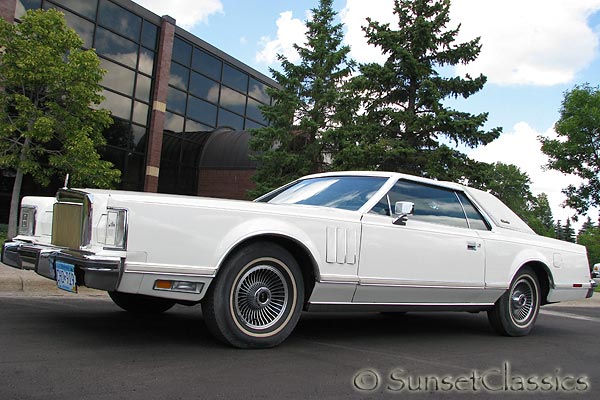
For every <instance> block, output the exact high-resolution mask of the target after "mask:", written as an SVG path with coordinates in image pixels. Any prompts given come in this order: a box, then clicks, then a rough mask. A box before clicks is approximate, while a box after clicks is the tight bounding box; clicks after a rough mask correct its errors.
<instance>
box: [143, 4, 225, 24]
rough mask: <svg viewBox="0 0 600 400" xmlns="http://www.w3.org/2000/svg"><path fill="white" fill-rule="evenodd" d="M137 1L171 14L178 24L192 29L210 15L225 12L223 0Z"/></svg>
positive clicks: (205, 21)
mask: <svg viewBox="0 0 600 400" xmlns="http://www.w3.org/2000/svg"><path fill="white" fill-rule="evenodd" d="M135 2H136V3H138V4H139V5H141V6H142V7H145V8H147V9H149V10H150V11H152V12H153V13H155V14H158V15H161V16H162V15H169V16H171V17H173V18H175V20H176V21H177V25H179V26H181V27H183V28H185V29H191V28H192V27H194V26H195V25H197V24H199V23H200V22H203V23H207V22H208V17H209V16H211V15H213V14H216V13H223V3H221V0H168V1H165V0H135Z"/></svg>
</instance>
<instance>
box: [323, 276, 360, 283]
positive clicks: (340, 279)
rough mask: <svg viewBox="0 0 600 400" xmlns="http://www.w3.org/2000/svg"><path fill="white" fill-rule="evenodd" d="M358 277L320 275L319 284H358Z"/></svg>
mask: <svg viewBox="0 0 600 400" xmlns="http://www.w3.org/2000/svg"><path fill="white" fill-rule="evenodd" d="M358 281H359V280H358V277H357V276H355V275H321V278H320V279H319V282H320V283H345V284H353V285H356V284H358Z"/></svg>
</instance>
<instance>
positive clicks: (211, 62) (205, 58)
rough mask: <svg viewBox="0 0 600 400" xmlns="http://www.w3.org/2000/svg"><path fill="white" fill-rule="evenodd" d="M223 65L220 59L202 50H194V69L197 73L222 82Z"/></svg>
mask: <svg viewBox="0 0 600 400" xmlns="http://www.w3.org/2000/svg"><path fill="white" fill-rule="evenodd" d="M222 65H223V63H222V62H221V60H219V59H218V58H216V57H213V56H211V55H210V54H208V53H206V52H204V51H202V50H199V49H196V48H195V49H194V60H193V61H192V68H193V69H195V70H196V71H198V72H202V73H203V74H204V75H206V76H209V77H211V78H213V79H216V80H217V81H220V80H221V66H222Z"/></svg>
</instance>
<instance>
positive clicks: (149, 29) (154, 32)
mask: <svg viewBox="0 0 600 400" xmlns="http://www.w3.org/2000/svg"><path fill="white" fill-rule="evenodd" d="M157 39H158V26H156V25H154V24H152V23H150V22H148V21H144V23H143V25H142V44H143V45H144V46H146V47H148V48H150V49H152V50H156V41H157Z"/></svg>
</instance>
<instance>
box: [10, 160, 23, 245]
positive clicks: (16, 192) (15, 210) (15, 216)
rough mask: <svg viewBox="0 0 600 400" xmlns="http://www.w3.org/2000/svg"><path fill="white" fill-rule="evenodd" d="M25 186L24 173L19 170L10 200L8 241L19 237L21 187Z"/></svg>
mask: <svg viewBox="0 0 600 400" xmlns="http://www.w3.org/2000/svg"><path fill="white" fill-rule="evenodd" d="M22 184H23V172H22V171H21V169H20V168H19V169H17V175H16V176H15V183H14V185H13V190H12V196H11V198H10V215H9V217H8V239H12V238H14V237H15V236H17V225H18V223H19V203H20V198H21V185H22Z"/></svg>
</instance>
